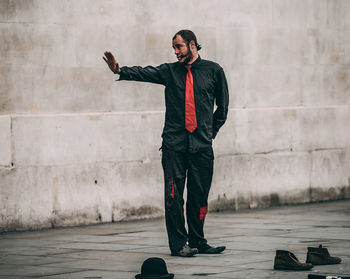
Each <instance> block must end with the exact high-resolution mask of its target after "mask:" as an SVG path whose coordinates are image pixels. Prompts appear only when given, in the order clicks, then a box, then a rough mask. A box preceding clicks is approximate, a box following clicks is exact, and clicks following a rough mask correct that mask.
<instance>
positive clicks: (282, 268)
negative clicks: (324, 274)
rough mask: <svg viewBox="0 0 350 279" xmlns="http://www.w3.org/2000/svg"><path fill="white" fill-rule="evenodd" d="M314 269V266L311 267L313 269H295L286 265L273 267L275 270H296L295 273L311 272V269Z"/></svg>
mask: <svg viewBox="0 0 350 279" xmlns="http://www.w3.org/2000/svg"><path fill="white" fill-rule="evenodd" d="M312 268H313V266H311V267H305V268H304V267H298V266H296V267H293V266H285V265H275V266H274V267H273V269H275V270H295V271H303V270H304V271H305V270H310V269H312Z"/></svg>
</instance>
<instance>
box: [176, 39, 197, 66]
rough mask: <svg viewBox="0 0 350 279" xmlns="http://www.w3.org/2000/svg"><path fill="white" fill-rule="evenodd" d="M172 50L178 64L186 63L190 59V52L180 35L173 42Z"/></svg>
mask: <svg viewBox="0 0 350 279" xmlns="http://www.w3.org/2000/svg"><path fill="white" fill-rule="evenodd" d="M173 49H174V51H175V55H176V57H177V60H178V61H179V62H181V63H187V62H189V61H190V60H191V59H192V56H193V55H192V52H191V50H190V49H189V48H188V46H187V43H186V42H185V41H184V40H183V39H182V37H181V36H180V35H177V36H176V37H175V39H174V40H173Z"/></svg>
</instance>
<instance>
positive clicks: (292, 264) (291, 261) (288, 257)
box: [273, 250, 314, 270]
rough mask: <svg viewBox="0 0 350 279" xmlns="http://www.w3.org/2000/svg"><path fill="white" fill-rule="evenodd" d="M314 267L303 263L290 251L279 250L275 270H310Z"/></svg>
mask: <svg viewBox="0 0 350 279" xmlns="http://www.w3.org/2000/svg"><path fill="white" fill-rule="evenodd" d="M313 267H314V266H313V265H312V264H310V263H301V262H299V260H298V259H297V257H296V256H295V255H294V254H293V253H292V252H289V251H285V250H277V251H276V256H275V262H274V266H273V268H274V269H276V270H309V269H311V268H313Z"/></svg>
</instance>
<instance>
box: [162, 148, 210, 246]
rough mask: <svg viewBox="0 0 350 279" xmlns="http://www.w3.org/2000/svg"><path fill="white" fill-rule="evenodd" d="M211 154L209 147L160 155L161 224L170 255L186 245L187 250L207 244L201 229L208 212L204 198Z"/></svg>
mask: <svg viewBox="0 0 350 279" xmlns="http://www.w3.org/2000/svg"><path fill="white" fill-rule="evenodd" d="M213 162H214V153H213V149H212V148H211V147H210V148H208V149H207V150H205V151H200V152H198V153H182V152H176V151H172V150H168V149H163V151H162V166H163V171H164V186H165V189H164V195H165V197H164V202H165V222H166V228H167V233H168V239H169V247H170V250H171V251H172V252H177V251H179V250H180V249H181V248H182V247H183V246H184V245H185V244H186V243H187V242H188V243H189V245H190V246H191V247H199V246H201V245H202V244H205V243H207V240H206V239H205V238H204V232H203V226H204V220H205V216H206V214H207V212H208V195H209V190H210V186H211V182H212V177H213ZM186 178H187V202H186V217H187V226H188V232H187V231H186V228H185V217H184V199H183V193H184V187H185V182H186Z"/></svg>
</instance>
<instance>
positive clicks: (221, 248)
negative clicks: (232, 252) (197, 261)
mask: <svg viewBox="0 0 350 279" xmlns="http://www.w3.org/2000/svg"><path fill="white" fill-rule="evenodd" d="M225 249H226V247H217V248H215V251H213V252H207V251H202V252H201V251H199V252H198V254H220V253H222V252H223V251H224V250H225Z"/></svg>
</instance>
